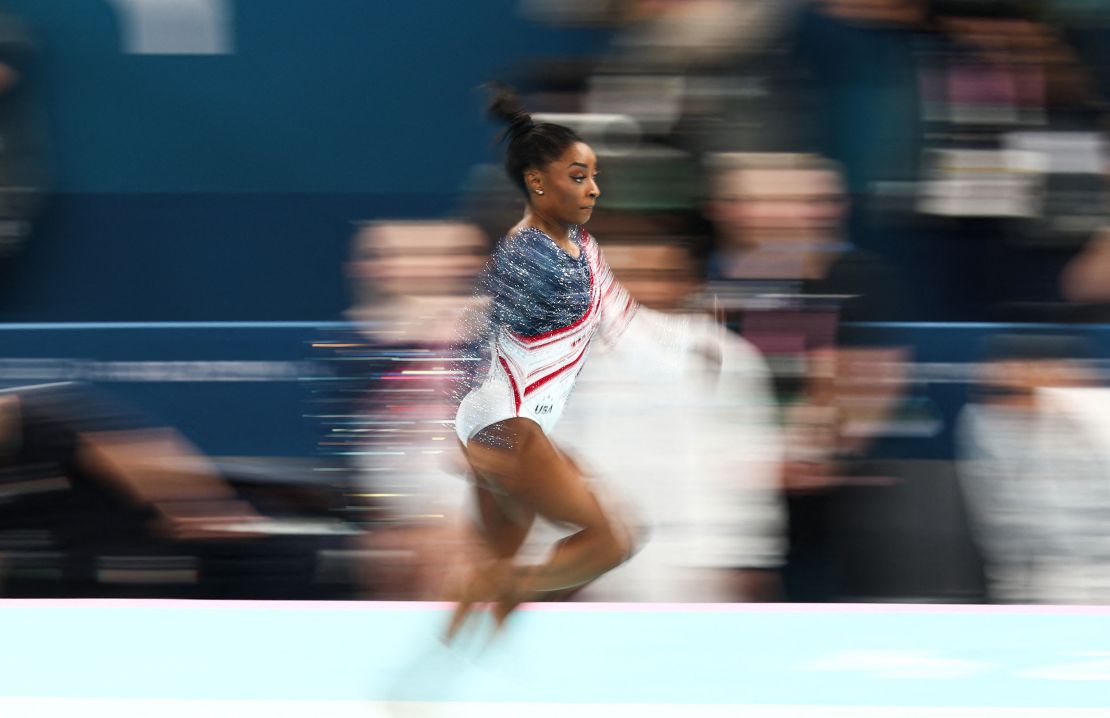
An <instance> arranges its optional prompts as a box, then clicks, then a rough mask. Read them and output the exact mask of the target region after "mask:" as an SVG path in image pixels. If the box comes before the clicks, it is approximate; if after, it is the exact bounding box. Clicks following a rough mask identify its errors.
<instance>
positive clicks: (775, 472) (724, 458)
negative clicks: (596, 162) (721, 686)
mask: <svg viewBox="0 0 1110 718" xmlns="http://www.w3.org/2000/svg"><path fill="white" fill-rule="evenodd" d="M605 252H606V256H607V257H608V259H609V262H610V265H611V266H612V268H613V271H614V273H615V274H616V276H617V278H618V279H619V280H620V281H621V283H622V284H623V285H624V286H625V288H626V289H627V290H628V291H629V292H630V293H631V294H632V295H633V296H634V297H635V298H636V299H637V300H639V301H640V302H641V303H642V304H643V307H645V308H641V310H640V311H641V313H642V314H641V315H640V319H639V321H638V322H637V323H634V324H633V325H632V326H631V327H630V328H629V329H628V332H627V333H626V335H625V336H624V338H623V339H622V341H621V342H620V343H619V344H618V345H616V346H614V347H612V348H610V349H609V350H608V351H605V352H597V353H595V354H594V355H593V356H592V357H591V359H590V363H589V364H588V365H587V368H586V369H584V370H583V372H582V374H581V376H580V377H579V379H578V384H577V389H576V391H577V393H576V395H575V397H574V400H573V401H572V402H571V403H570V405H569V406H568V409H567V413H566V415H565V417H564V420H563V424H562V425H561V426H560V429H559V433H560V435H561V437H562V438H563V439H564V440H565V443H566V445H567V446H571V447H574V451H575V453H576V457H577V458H578V459H579V460H580V461H581V462H582V463H583V466H584V467H586V468H587V469H590V468H593V469H596V470H597V475H598V479H597V482H598V484H599V485H600V486H601V493H602V495H610V496H611V497H614V498H613V500H616V501H619V502H621V503H622V505H623V508H624V513H627V512H629V511H631V513H632V514H633V515H635V516H638V517H639V518H640V521H641V522H643V524H644V525H645V526H646V528H647V530H648V532H649V534H650V540H649V541H648V542H647V543H646V544H645V545H644V547H643V548H642V549H641V551H640V552H639V553H638V554H637V556H636V557H635V558H634V559H632V560H631V561H629V562H628V563H627V564H625V565H623V566H620V567H618V568H617V569H615V570H613V571H612V572H610V573H609V574H606V575H605V576H603V577H601V578H600V579H598V580H597V581H596V582H594V583H593V584H591V585H590V586H588V587H586V588H585V589H583V590H582V591H581V592H580V593H579V595H578V597H579V598H581V599H584V600H608V601H679V602H691V601H693V602H700V601H769V600H776V599H777V598H779V597H780V587H779V577H778V571H779V568H780V566H781V564H782V560H783V553H784V550H785V540H784V536H785V526H784V519H785V516H784V511H783V506H782V504H781V498H780V494H779V490H778V476H779V471H780V468H781V464H780V462H781V456H780V451H781V437H780V435H779V429H778V425H777V416H776V410H775V405H774V398H773V394H772V392H771V386H770V380H769V379H770V377H769V374H768V372H767V369H766V366H765V364H764V362H763V360H762V358H761V357H760V356H759V354H758V352H757V351H756V350H755V349H754V348H753V347H752V346H751V345H750V344H748V343H747V342H746V341H744V340H743V339H741V338H740V337H738V336H735V335H734V334H732V333H731V332H729V331H727V330H726V329H724V327H722V326H720V325H719V324H718V323H717V322H716V321H715V320H714V318H713V317H712V316H709V315H706V314H705V313H691V312H690V311H689V310H688V309H684V308H685V307H687V306H688V301H687V300H688V299H689V297H690V296H691V295H692V294H693V293H694V292H696V291H697V289H698V284H699V282H698V279H697V275H698V268H697V265H696V262H695V260H694V258H693V257H692V255H691V253H690V251H689V249H688V248H687V247H686V246H684V245H682V244H674V243H665V242H659V241H651V242H640V243H623V244H613V243H607V244H606V246H605ZM650 310H657V312H660V313H657V312H652V311H650ZM645 323H650V324H651V325H652V326H651V329H650V330H648V329H646V328H645ZM661 417H665V418H663V419H662V420H661ZM660 447H666V448H665V450H660Z"/></svg>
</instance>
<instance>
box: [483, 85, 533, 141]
mask: <svg viewBox="0 0 1110 718" xmlns="http://www.w3.org/2000/svg"><path fill="white" fill-rule="evenodd" d="M488 87H489V88H490V89H491V90H492V91H493V93H494V96H493V99H492V100H491V101H490V103H489V114H490V116H491V117H493V118H494V119H496V120H498V121H499V122H503V123H504V124H506V125H508V129H507V130H505V134H504V136H503V137H502V139H504V138H508V139H509V140H510V141H512V140H514V139H516V138H517V137H519V136H520V135H522V134H524V133H525V132H527V131H528V130H530V129H532V128H533V127H535V126H536V123H535V122H534V121H533V120H532V116H531V115H530V114H528V112H527V110H525V109H524V106H523V105H522V104H521V102H520V96H519V95H518V94H517V92H516V90H514V89H513V88H512V87H510V86H508V85H506V84H503V83H499V82H497V83H490V85H489V86H488Z"/></svg>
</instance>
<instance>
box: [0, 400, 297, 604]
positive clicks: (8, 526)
mask: <svg viewBox="0 0 1110 718" xmlns="http://www.w3.org/2000/svg"><path fill="white" fill-rule="evenodd" d="M262 525H263V522H262V517H261V516H260V515H259V514H258V512H257V511H255V509H254V508H253V506H251V504H249V503H248V502H246V501H244V500H243V499H242V498H241V497H240V496H239V495H238V493H237V492H236V491H235V490H234V489H233V488H232V487H231V486H230V485H229V484H228V483H227V482H226V481H225V480H224V478H223V477H222V476H220V474H219V473H218V471H217V469H216V467H215V466H214V465H213V464H212V463H211V462H210V461H209V460H208V459H207V458H206V457H204V456H203V455H202V454H200V453H199V452H198V451H197V450H196V448H194V447H193V446H191V445H190V444H189V442H188V441H187V440H186V439H185V438H184V437H182V436H181V435H180V434H178V433H177V432H176V431H175V430H173V429H172V428H170V427H167V426H162V425H159V424H158V423H157V422H154V421H152V420H150V419H148V418H145V417H143V416H141V415H139V414H137V413H135V412H134V411H133V410H131V409H129V408H127V407H125V406H124V405H123V404H121V403H120V402H119V401H118V400H116V399H114V398H112V397H109V396H107V395H104V394H102V393H100V392H97V391H94V390H93V389H91V388H90V387H87V386H81V385H76V384H54V385H44V386H36V387H20V388H16V389H8V390H5V391H3V392H2V393H0V555H2V557H3V561H0V569H2V571H3V577H4V579H5V580H4V581H2V582H0V583H3V584H5V587H4V588H5V591H6V595H22V596H43V595H47V596H101V595H107V596H120V595H135V593H136V592H137V593H138V595H140V596H149V595H167V594H168V595H173V596H179V597H180V596H185V595H187V596H198V597H199V596H208V597H220V596H222V595H230V594H232V593H233V591H234V590H238V591H240V592H241V593H239V595H256V596H257V595H259V594H260V593H264V592H265V590H266V588H267V586H266V585H265V584H266V579H267V578H273V577H272V576H270V577H267V576H265V575H264V572H263V571H253V570H250V569H248V570H247V571H246V573H247V574H248V576H249V578H248V579H247V580H245V581H244V580H243V578H244V577H243V576H240V577H239V580H240V581H241V582H240V583H238V584H230V583H228V584H226V585H221V584H223V583H224V582H228V581H229V578H230V577H229V576H228V575H227V574H226V573H223V572H222V570H221V567H220V563H221V561H222V563H223V564H224V565H225V566H226V565H227V564H229V563H237V562H235V559H234V556H235V555H236V552H237V549H235V548H234V545H236V544H241V540H242V539H245V538H252V537H256V536H258V535H260V534H259V532H260V530H261V527H262ZM200 539H205V540H207V543H209V544H210V546H209V547H208V548H201V547H198V546H197V545H196V544H193V543H192V542H195V541H197V540H200ZM181 542H185V543H184V544H182V543H181ZM212 544H214V545H215V547H216V549H217V550H222V552H223V557H222V559H221V561H216V562H210V561H206V560H205V559H206V556H205V553H206V552H211V551H212V550H213V548H212V546H211V545H212ZM244 552H249V551H246V550H245V549H244V550H243V551H238V555H239V556H242V555H243V553H244ZM208 558H211V555H210V554H209V555H208ZM238 565H240V566H242V564H238ZM240 570H242V568H240ZM281 578H282V579H284V580H285V581H286V584H285V587H286V588H289V587H290V585H291V584H299V586H300V588H301V590H302V591H303V590H304V588H305V586H306V585H307V583H308V580H309V579H310V578H311V572H308V573H306V574H302V575H300V576H289V575H286V576H283V577H281ZM250 579H254V580H255V583H254V584H253V585H246V584H251V580H250ZM271 587H272V586H271ZM252 592H254V593H252ZM305 593H307V591H305ZM213 594H215V595H213ZM287 595H289V594H287Z"/></svg>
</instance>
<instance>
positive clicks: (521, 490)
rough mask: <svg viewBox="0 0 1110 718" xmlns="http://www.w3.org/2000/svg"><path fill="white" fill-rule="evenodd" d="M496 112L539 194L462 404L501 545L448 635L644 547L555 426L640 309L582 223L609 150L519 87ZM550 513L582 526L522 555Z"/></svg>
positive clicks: (518, 234)
mask: <svg viewBox="0 0 1110 718" xmlns="http://www.w3.org/2000/svg"><path fill="white" fill-rule="evenodd" d="M490 112H491V114H492V115H493V116H494V117H496V118H498V119H499V120H501V121H503V122H504V123H506V124H507V125H508V129H507V131H506V132H505V136H504V138H503V139H507V140H508V151H507V156H506V162H505V167H506V170H507V171H508V174H509V177H510V178H511V179H512V180H513V181H514V182H515V183H516V185H517V186H518V187H519V188H520V190H521V191H522V192H524V194H525V197H526V198H527V206H526V208H525V211H524V217H523V218H522V219H521V220H520V222H519V223H517V224H516V226H514V227H513V228H512V229H511V230H509V232H508V233H507V234H506V236H505V237H504V238H503V239H502V240H501V242H500V243H499V244H498V246H497V247H496V249H495V250H494V253H493V255H492V257H491V259H490V264H489V266H488V267H487V270H486V273H485V275H484V280H483V282H482V284H483V285H484V287H483V288H484V290H485V291H486V292H487V293H488V295H489V297H490V301H491V304H490V309H489V315H488V319H489V327H488V337H489V351H490V355H491V356H490V368H489V373H488V375H487V376H486V378H485V380H484V381H483V382H482V383H481V384H480V385H478V386H477V387H476V388H474V389H472V390H471V391H470V392H469V393H468V394H467V395H466V396H465V398H464V399H463V400H462V402H461V404H460V406H459V409H458V413H457V415H456V431H457V433H458V437H459V440H460V442H461V443H462V447H463V452H464V454H465V456H466V459H467V462H468V463H469V465H470V468H471V470H472V472H473V476H474V487H475V492H476V505H477V516H478V522H477V523H478V529H479V534H480V536H481V538H482V543H483V544H484V546H485V547H486V548H487V549H488V555H489V557H488V558H487V559H486V560H484V561H481V562H480V563H478V564H477V565H476V566H475V567H474V569H473V570H472V571H471V572H470V573H469V575H468V576H467V577H466V579H465V580H464V581H463V582H462V584H461V587H460V588H459V591H458V596H457V600H458V603H457V605H456V609H455V611H454V613H453V615H452V617H451V622H450V624H449V626H448V629H447V639H448V640H450V639H451V638H452V637H453V636H454V635H455V634H456V632H457V631H458V630H459V628H460V627H461V626H462V624H463V623H464V622H465V620H466V618H467V616H468V615H470V613H471V612H472V611H473V610H474V608H475V607H476V606H481V605H483V604H492V613H493V616H494V619H495V621H496V623H497V626H499V627H500V626H501V625H502V624H503V622H504V621H505V619H506V617H507V616H508V615H509V614H510V613H511V612H512V611H513V609H514V608H516V607H517V606H518V605H519V604H520V603H521V602H524V601H529V600H536V599H540V598H544V597H550V596H553V595H556V594H557V593H558V592H562V591H565V590H567V589H571V588H574V587H577V586H581V585H584V584H586V583H588V582H589V581H591V580H593V579H595V578H597V577H598V576H600V575H601V574H603V573H605V572H606V571H608V570H610V569H612V568H614V567H616V566H618V565H620V564H621V563H622V562H624V561H625V560H627V559H628V558H629V556H630V555H631V553H632V552H633V547H634V540H633V536H632V531H631V530H630V528H629V526H628V525H626V523H625V522H624V521H623V520H622V519H621V517H618V516H616V515H614V512H613V510H612V509H611V508H610V507H607V506H604V505H603V504H602V502H601V501H599V500H598V497H597V496H596V494H595V493H594V492H593V490H592V489H591V488H590V486H589V485H588V483H587V481H586V480H585V478H584V477H583V475H582V472H581V471H580V470H579V468H578V467H577V466H576V465H575V463H574V462H573V461H572V460H571V459H570V458H569V457H567V455H566V454H564V453H563V452H561V451H560V450H559V448H558V447H556V446H555V444H554V443H552V441H551V439H550V437H549V432H550V431H551V430H552V428H553V427H554V425H555V423H556V422H557V421H558V419H559V416H560V414H562V412H563V408H564V406H565V404H566V402H567V398H568V397H569V396H570V393H571V389H572V388H573V386H574V382H575V378H576V377H577V375H578V372H579V371H580V370H581V369H582V366H583V364H584V362H585V361H586V358H587V355H588V354H589V351H590V347H591V344H592V342H593V340H594V338H595V337H597V336H600V337H601V339H602V340H604V341H605V342H607V343H611V342H614V341H615V340H616V339H617V338H618V337H619V336H620V335H621V333H622V332H623V330H624V329H625V327H626V326H627V325H628V323H629V321H630V320H631V319H632V317H633V315H634V314H635V313H636V311H637V309H638V305H637V304H636V302H635V301H634V300H633V299H632V298H631V297H630V296H629V294H628V293H627V292H626V291H625V290H624V288H623V287H621V285H620V284H618V283H617V282H616V281H615V280H614V279H613V276H612V274H611V273H610V270H609V266H608V265H607V264H606V262H605V259H604V258H603V256H602V254H601V251H600V249H599V248H598V246H597V243H596V242H595V240H594V239H593V238H592V237H591V236H590V235H589V234H588V233H587V232H586V231H585V230H584V229H583V228H582V225H584V224H585V223H586V222H587V221H589V219H590V215H591V214H592V213H593V210H594V207H595V205H596V204H597V200H598V197H599V196H600V194H601V192H600V190H599V189H598V185H597V175H598V173H597V157H596V156H595V155H594V152H593V150H592V149H590V147H589V145H587V144H586V143H585V142H583V141H582V139H581V138H580V137H579V136H578V135H577V134H576V133H575V132H574V131H573V130H571V129H570V128H568V127H564V126H562V125H557V124H552V123H547V122H535V121H533V119H532V117H531V116H530V115H529V114H528V113H527V112H525V111H524V109H523V108H522V107H521V105H520V103H519V100H518V99H517V98H516V96H515V94H514V93H512V91H511V90H508V89H507V88H503V89H502V90H501V91H500V93H499V94H498V96H497V97H496V98H495V100H494V101H493V103H492V105H491V108H490ZM536 516H542V517H543V518H545V519H548V520H550V521H553V522H556V523H559V524H562V525H569V526H571V527H573V528H576V529H577V532H575V533H573V534H572V535H570V536H569V537H567V538H565V539H563V540H562V541H560V542H558V543H557V544H556V546H555V547H554V549H553V550H552V551H551V553H550V555H549V557H548V559H547V560H546V561H545V562H544V563H542V564H541V565H537V566H524V565H519V564H518V563H517V562H516V561H515V560H514V559H515V557H516V555H517V553H518V551H519V549H520V547H521V544H522V543H523V542H524V539H525V537H526V536H527V534H528V532H529V529H530V528H531V526H532V523H533V521H534V520H535V518H536Z"/></svg>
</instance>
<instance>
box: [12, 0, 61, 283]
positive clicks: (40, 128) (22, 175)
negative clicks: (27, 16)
mask: <svg viewBox="0 0 1110 718" xmlns="http://www.w3.org/2000/svg"><path fill="white" fill-rule="evenodd" d="M40 81H41V74H40V71H39V59H38V47H37V45H36V44H35V42H34V41H33V40H32V38H31V35H30V33H29V32H28V31H27V28H26V27H25V26H24V25H23V23H22V22H21V21H20V20H19V19H18V18H16V17H14V16H12V15H10V14H8V13H7V12H5V11H3V9H2V8H0V261H2V260H5V259H6V258H8V257H11V256H12V255H14V254H16V253H18V252H19V251H20V249H22V247H23V244H24V242H25V241H26V240H27V238H28V236H29V235H30V233H31V230H32V229H33V226H34V222H35V220H36V218H37V217H38V214H39V212H40V210H41V207H42V203H43V197H44V194H45V192H46V190H47V186H48V184H49V178H48V171H47V159H46V153H47V142H46V124H45V118H44V117H43V115H42V108H41V107H40V102H41V98H40V97H39V95H38V93H39V92H40V91H41V89H40V88H39V87H38V85H39V83H40Z"/></svg>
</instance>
